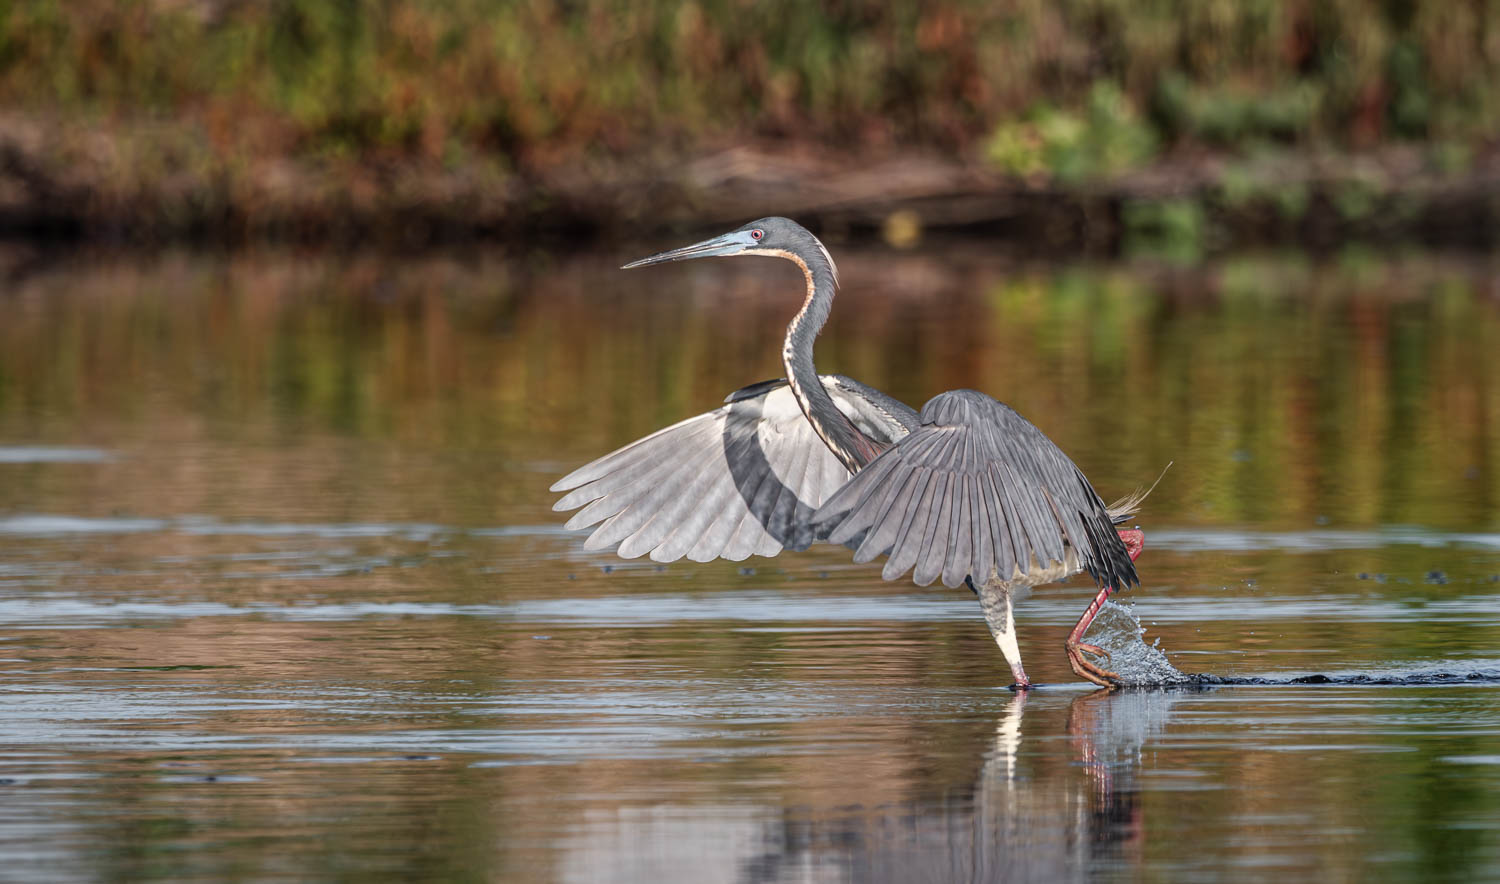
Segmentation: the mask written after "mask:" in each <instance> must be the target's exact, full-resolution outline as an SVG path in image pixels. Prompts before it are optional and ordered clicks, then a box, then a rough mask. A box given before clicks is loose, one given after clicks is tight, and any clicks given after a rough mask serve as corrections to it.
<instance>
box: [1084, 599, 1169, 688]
mask: <svg viewBox="0 0 1500 884" xmlns="http://www.w3.org/2000/svg"><path fill="white" fill-rule="evenodd" d="M1145 633H1146V628H1145V627H1144V626H1141V619H1140V618H1139V617H1137V616H1136V614H1135V609H1134V608H1131V607H1127V606H1125V605H1121V604H1118V603H1116V602H1113V601H1108V602H1105V603H1104V607H1102V608H1100V609H1099V614H1098V616H1096V617H1095V618H1094V623H1093V626H1092V627H1090V630H1089V635H1088V640H1089V641H1091V642H1093V643H1094V644H1097V645H1099V646H1100V647H1101V648H1104V649H1105V650H1106V651H1109V659H1108V660H1106V661H1103V665H1104V666H1105V667H1106V668H1108V669H1110V670H1111V671H1113V672H1114V673H1115V674H1116V675H1118V676H1120V678H1121V679H1122V680H1123V681H1124V683H1125V684H1127V685H1131V686H1141V685H1186V684H1194V683H1195V677H1194V676H1191V675H1188V674H1186V673H1184V672H1181V671H1179V670H1178V669H1177V667H1175V666H1173V665H1172V663H1171V661H1169V660H1168V659H1167V655H1166V654H1165V653H1163V651H1162V650H1161V648H1160V647H1158V645H1159V643H1160V641H1161V640H1160V639H1157V640H1156V641H1153V642H1152V643H1151V644H1149V645H1148V644H1146V642H1145V640H1144V639H1142V638H1141V636H1143V635H1145Z"/></svg>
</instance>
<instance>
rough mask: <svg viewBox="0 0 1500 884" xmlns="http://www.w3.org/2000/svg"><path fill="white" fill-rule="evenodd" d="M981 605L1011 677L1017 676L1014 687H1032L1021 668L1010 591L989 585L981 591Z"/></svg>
mask: <svg viewBox="0 0 1500 884" xmlns="http://www.w3.org/2000/svg"><path fill="white" fill-rule="evenodd" d="M979 604H980V606H981V607H983V608H984V619H985V622H986V623H988V624H989V625H990V634H991V635H993V636H994V637H995V644H997V645H999V646H1000V652H1001V653H1002V654H1004V655H1005V662H1007V663H1009V664H1010V673H1011V675H1013V676H1015V679H1016V683H1015V684H1014V685H1012V687H1016V688H1029V687H1031V679H1029V678H1027V677H1026V670H1024V669H1022V668H1021V647H1020V645H1018V644H1016V618H1015V616H1014V615H1013V613H1012V611H1011V606H1010V590H1009V589H1008V588H1006V587H1005V586H1002V585H999V584H994V583H987V584H985V586H984V588H983V589H981V590H979Z"/></svg>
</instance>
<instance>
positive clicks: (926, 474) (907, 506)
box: [880, 467, 932, 580]
mask: <svg viewBox="0 0 1500 884" xmlns="http://www.w3.org/2000/svg"><path fill="white" fill-rule="evenodd" d="M931 487H932V471H931V470H929V469H927V468H926V467H917V468H916V470H915V478H913V480H912V486H911V488H910V494H908V495H906V500H905V501H904V505H902V504H898V505H897V506H895V507H892V508H891V514H892V515H893V516H895V517H896V518H894V519H892V520H891V521H892V524H893V527H894V528H895V529H896V539H895V540H894V541H893V542H892V543H891V544H890V546H888V547H886V549H888V550H889V551H890V552H889V557H888V558H887V559H886V561H885V568H884V569H882V570H881V572H880V576H881V577H884V578H885V579H886V580H895V579H896V578H897V577H900V576H901V575H902V574H905V573H906V572H907V571H908V570H910V569H911V566H912V565H913V564H914V563H915V562H916V560H917V550H918V549H919V548H920V546H921V543H922V534H923V532H924V530H925V529H926V527H927V526H926V524H925V520H924V519H923V518H922V511H923V509H924V507H925V506H926V504H925V502H924V501H925V498H926V495H927V494H928V492H929V491H930V489H931Z"/></svg>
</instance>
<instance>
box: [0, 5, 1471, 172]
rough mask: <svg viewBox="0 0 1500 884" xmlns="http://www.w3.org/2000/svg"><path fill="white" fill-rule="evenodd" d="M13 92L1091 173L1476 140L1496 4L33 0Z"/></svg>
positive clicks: (264, 140)
mask: <svg viewBox="0 0 1500 884" xmlns="http://www.w3.org/2000/svg"><path fill="white" fill-rule="evenodd" d="M0 102H3V104H4V106H5V107H8V108H10V109H12V110H23V111H31V112H37V113H42V114H47V115H59V116H62V117H64V118H66V119H67V120H69V121H75V122H79V123H81V124H84V125H86V126H87V127H89V128H90V129H94V130H98V129H107V128H109V127H110V126H111V125H117V124H120V123H121V122H122V121H125V120H140V119H165V118H170V119H172V120H174V121H178V122H182V123H188V124H190V126H191V128H192V131H193V132H194V133H195V137H193V138H188V139H186V140H185V141H183V142H182V145H183V146H182V147H181V150H182V151H184V152H186V153H188V154H191V153H192V152H193V151H201V152H202V153H203V154H204V155H205V156H204V157H201V158H199V159H201V160H205V161H206V160H213V161H215V162H217V163H219V164H221V165H222V166H223V167H224V168H226V169H229V170H230V171H232V168H233V165H234V163H235V162H237V161H241V159H239V158H244V157H252V156H264V155H266V154H272V155H282V154H291V155H296V156H304V157H313V158H315V159H321V160H337V159H339V158H341V157H349V156H356V157H363V158H366V159H368V158H371V157H377V158H378V157H415V158H420V159H422V160H425V161H430V162H434V163H439V164H458V163H465V162H470V161H473V160H474V158H476V157H485V158H487V159H488V161H489V162H491V163H493V164H494V165H495V167H496V170H497V173H500V174H506V173H513V172H516V171H530V170H537V169H546V168H548V167H549V166H551V165H552V164H556V163H558V162H561V161H564V160H569V161H571V160H577V159H579V158H581V157H588V156H598V155H619V154H626V153H631V154H640V153H643V152H645V153H649V152H654V151H658V150H664V151H666V152H668V153H672V152H674V151H677V150H680V149H682V148H683V147H685V146H692V145H695V144H697V143H698V142H700V141H701V140H703V139H708V138H713V137H715V136H721V135H734V136H745V135H754V136H763V137H772V138H775V137H788V138H795V139H808V140H811V141H814V142H818V143H823V144H830V145H839V146H845V147H852V148H860V147H871V146H887V145H893V144H896V145H900V144H915V145H930V146H936V147H939V148H942V149H959V150H965V149H969V148H971V147H972V148H975V149H976V150H977V152H979V153H982V154H984V155H986V156H988V157H989V159H991V160H992V161H993V162H995V163H997V164H998V165H999V166H1000V167H1001V168H1002V169H1006V170H1008V171H1012V172H1016V173H1018V174H1022V175H1033V174H1055V175H1057V176H1059V177H1061V178H1063V179H1066V180H1078V179H1082V178H1086V177H1088V176H1093V175H1100V174H1110V173H1115V172H1118V171H1120V170H1122V169H1125V168H1128V167H1131V166H1133V165H1136V164H1139V163H1142V162H1145V161H1146V160H1148V159H1150V158H1151V157H1152V156H1154V155H1155V154H1156V153H1157V151H1159V150H1161V149H1165V148H1169V147H1172V146H1175V145H1181V144H1183V143H1201V144H1205V145H1219V146H1236V147H1238V146H1241V145H1243V144H1245V143H1247V142H1261V141H1263V142H1268V143H1276V144H1290V145H1305V144H1313V143H1320V144H1325V143H1326V144H1336V145H1348V146H1356V147H1358V146H1365V145H1370V144H1374V143H1379V142H1382V141H1386V140H1391V139H1410V138H1423V139H1435V140H1437V141H1440V142H1442V143H1445V144H1456V145H1468V144H1472V143H1475V142H1478V141H1482V140H1484V139H1486V138H1489V137H1490V136H1491V135H1492V133H1494V132H1495V131H1496V124H1497V123H1500V4H1496V3H1494V2H1491V0H1456V2H1448V3H1425V4H1423V3H1416V2H1414V0H1155V2H1147V3H1138V2H1127V0H1064V2H1051V0H1018V2H1012V3H1004V4H995V3H987V2H980V0H945V2H938V3H925V4H885V3H879V2H874V0H842V2H836V3H791V2H784V0H766V2H754V3H752V2H744V0H681V2H677V0H658V2H651V3H637V2H626V0H580V2H571V3H562V2H556V0H443V2H438V0H295V2H294V0H267V2H254V3H250V2H238V0H67V2H63V0H29V2H24V3H7V4H4V5H3V6H0ZM1463 149H1464V148H1462V147H1460V148H1457V150H1459V151H1460V152H1461V151H1462V150H1463ZM180 160H181V161H183V162H191V161H193V160H194V157H192V156H184V157H181V158H180Z"/></svg>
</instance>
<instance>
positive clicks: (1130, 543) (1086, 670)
mask: <svg viewBox="0 0 1500 884" xmlns="http://www.w3.org/2000/svg"><path fill="white" fill-rule="evenodd" d="M1119 533H1120V539H1121V540H1122V541H1124V542H1125V551H1126V552H1128V553H1129V554H1130V560H1131V561H1132V562H1133V561H1135V560H1136V558H1137V557H1139V556H1140V554H1141V550H1143V549H1145V546H1146V535H1145V533H1144V532H1142V531H1137V530H1133V529H1126V530H1123V531H1121V532H1119ZM1110 591H1111V587H1108V586H1106V587H1104V588H1103V589H1101V590H1099V594H1098V595H1096V596H1094V600H1093V601H1092V602H1090V603H1089V606H1088V609H1087V610H1085V611H1084V612H1083V616H1082V617H1079V618H1078V623H1077V625H1075V626H1074V627H1073V631H1072V632H1070V633H1068V640H1067V642H1066V643H1065V644H1064V645H1063V647H1064V649H1065V650H1066V651H1067V652H1068V665H1069V666H1071V667H1072V669H1073V672H1074V673H1075V674H1077V675H1078V676H1079V677H1080V678H1083V679H1087V680H1088V681H1091V682H1093V683H1094V684H1097V685H1101V686H1103V687H1113V686H1114V685H1117V684H1119V683H1120V682H1121V680H1122V679H1121V678H1120V676H1119V675H1117V674H1116V673H1114V672H1111V671H1110V670H1108V669H1105V668H1104V667H1102V666H1099V665H1098V664H1096V663H1094V662H1093V661H1091V660H1089V659H1088V658H1086V657H1084V656H1083V655H1084V654H1085V653H1087V654H1093V655H1094V656H1096V657H1103V658H1104V659H1106V660H1108V659H1109V651H1106V650H1104V649H1103V648H1101V647H1099V646H1098V645H1091V644H1088V643H1086V642H1084V640H1083V636H1084V633H1086V632H1088V631H1089V627H1090V626H1091V625H1093V622H1094V618H1095V617H1097V616H1098V615H1099V609H1100V608H1102V607H1104V602H1105V601H1106V600H1107V599H1108V598H1109V594H1110Z"/></svg>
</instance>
